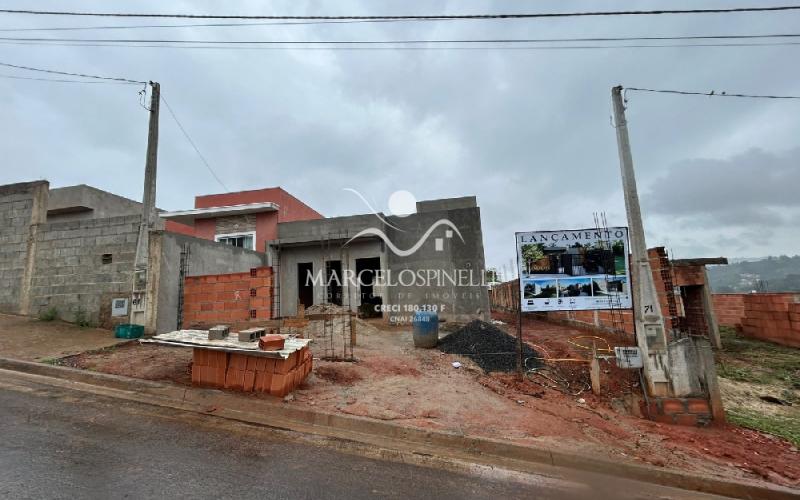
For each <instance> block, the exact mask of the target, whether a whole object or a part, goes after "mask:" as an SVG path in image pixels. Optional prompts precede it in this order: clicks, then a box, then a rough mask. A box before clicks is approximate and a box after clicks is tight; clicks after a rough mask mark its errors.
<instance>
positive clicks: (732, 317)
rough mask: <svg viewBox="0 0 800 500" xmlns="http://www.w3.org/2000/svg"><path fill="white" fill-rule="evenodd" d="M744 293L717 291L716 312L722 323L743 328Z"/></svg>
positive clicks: (715, 295)
mask: <svg viewBox="0 0 800 500" xmlns="http://www.w3.org/2000/svg"><path fill="white" fill-rule="evenodd" d="M745 295H746V294H743V293H715V294H714V295H713V296H712V298H713V300H714V314H716V316H717V321H718V322H719V324H720V325H723V326H730V327H733V328H736V329H738V330H741V328H742V320H744V296H745Z"/></svg>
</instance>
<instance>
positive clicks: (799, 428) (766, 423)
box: [726, 408, 800, 447]
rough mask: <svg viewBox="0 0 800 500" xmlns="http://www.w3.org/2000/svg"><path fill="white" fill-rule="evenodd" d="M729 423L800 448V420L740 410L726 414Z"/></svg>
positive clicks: (732, 410) (731, 410)
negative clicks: (768, 435) (780, 439)
mask: <svg viewBox="0 0 800 500" xmlns="http://www.w3.org/2000/svg"><path fill="white" fill-rule="evenodd" d="M726 414H727V416H728V421H729V422H731V423H733V424H736V425H738V426H740V427H747V428H748V429H754V430H757V431H761V432H765V433H767V434H772V435H773V436H778V437H782V438H785V439H787V440H789V441H790V442H791V443H792V444H793V445H795V446H797V447H800V419H798V418H796V417H789V416H781V415H764V414H762V413H757V412H754V411H748V410H743V409H739V408H735V409H729V410H728V411H727V412H726Z"/></svg>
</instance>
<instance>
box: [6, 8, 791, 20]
mask: <svg viewBox="0 0 800 500" xmlns="http://www.w3.org/2000/svg"><path fill="white" fill-rule="evenodd" d="M792 10H800V5H781V6H770V7H731V8H717V9H657V10H618V11H587V12H538V13H523V14H519V13H517V14H456V15H453V14H441V15H399V16H266V15H233V14H156V13H132V12H87V11H84V12H77V11H53V10H28V9H24V10H23V9H0V13H2V14H24V15H44V16H73V17H117V18H162V19H163V18H173V19H272V20H298V21H300V20H383V19H392V20H400V21H419V20H430V19H433V20H437V21H440V20H454V19H459V20H475V19H536V18H555V17H597V16H649V15H665V14H730V13H745V12H783V11H792Z"/></svg>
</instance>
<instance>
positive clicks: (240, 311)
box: [183, 267, 272, 328]
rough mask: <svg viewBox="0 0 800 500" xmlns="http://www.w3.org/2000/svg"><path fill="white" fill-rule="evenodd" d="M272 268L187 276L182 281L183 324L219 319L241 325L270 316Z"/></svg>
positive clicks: (201, 324)
mask: <svg viewBox="0 0 800 500" xmlns="http://www.w3.org/2000/svg"><path fill="white" fill-rule="evenodd" d="M271 306H272V269H271V268H269V267H257V268H253V269H251V270H250V271H249V272H245V273H232V274H214V275H208V276H189V277H187V278H186V279H185V281H184V285H183V326H184V328H203V327H208V326H212V325H216V324H220V323H224V324H229V325H233V326H234V327H236V326H242V325H245V324H247V323H248V322H251V321H258V320H267V319H270V317H271Z"/></svg>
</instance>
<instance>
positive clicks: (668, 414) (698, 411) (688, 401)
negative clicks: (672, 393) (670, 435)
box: [641, 398, 713, 427]
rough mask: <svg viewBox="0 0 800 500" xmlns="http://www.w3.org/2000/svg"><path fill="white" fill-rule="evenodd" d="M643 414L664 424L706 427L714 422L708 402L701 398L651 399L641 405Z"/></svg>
mask: <svg viewBox="0 0 800 500" xmlns="http://www.w3.org/2000/svg"><path fill="white" fill-rule="evenodd" d="M641 411H642V414H644V415H645V416H647V417H648V418H649V419H650V420H655V421H656V422H661V423H664V424H677V425H688V426H699V427H704V426H707V425H709V424H710V423H711V421H712V420H713V417H712V414H711V406H710V405H709V402H708V400H705V399H701V398H650V400H649V404H646V403H645V402H644V401H642V403H641Z"/></svg>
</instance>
